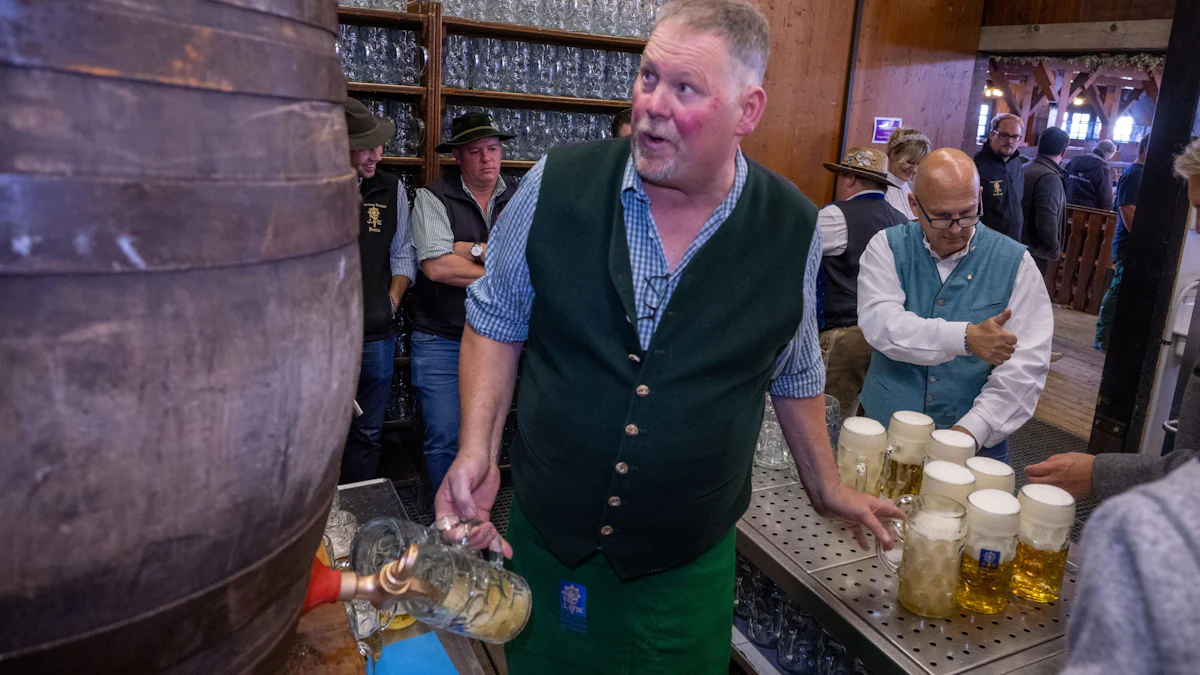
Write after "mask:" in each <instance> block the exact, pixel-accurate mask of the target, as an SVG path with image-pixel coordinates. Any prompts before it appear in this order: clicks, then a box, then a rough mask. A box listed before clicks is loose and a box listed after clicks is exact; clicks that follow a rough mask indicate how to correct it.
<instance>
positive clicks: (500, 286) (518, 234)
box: [467, 158, 546, 343]
mask: <svg viewBox="0 0 1200 675" xmlns="http://www.w3.org/2000/svg"><path fill="white" fill-rule="evenodd" d="M545 163H546V160H545V158H542V160H541V161H539V162H538V163H537V164H535V165H534V166H533V168H532V169H530V170H529V172H528V173H526V174H525V177H524V178H523V179H522V180H521V186H520V187H519V188H518V189H517V193H516V194H515V195H513V197H512V199H511V200H509V202H508V205H507V206H505V207H504V210H503V211H501V212H500V217H499V219H498V220H497V221H496V226H495V227H494V228H492V232H491V234H490V235H489V236H488V249H487V258H486V260H485V262H484V274H483V276H482V277H480V278H479V280H478V281H476V282H474V283H472V284H471V285H470V286H468V287H467V322H468V323H470V324H471V328H473V329H475V332H476V333H479V334H480V335H482V336H483V337H485V338H488V339H490V340H495V341H497V342H508V343H512V342H524V341H525V340H526V339H528V337H529V314H530V312H531V311H532V309H533V298H534V292H533V284H532V282H531V281H530V279H529V264H528V262H527V261H526V259H525V245H526V243H527V242H528V241H529V228H530V227H531V226H532V225H533V214H534V212H535V211H537V204H538V193H539V192H540V191H541V187H542V172H543V170H544V169H545Z"/></svg>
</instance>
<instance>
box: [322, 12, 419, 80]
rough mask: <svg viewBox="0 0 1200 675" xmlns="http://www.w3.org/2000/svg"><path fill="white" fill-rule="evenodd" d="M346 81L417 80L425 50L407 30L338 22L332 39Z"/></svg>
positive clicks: (415, 36)
mask: <svg viewBox="0 0 1200 675" xmlns="http://www.w3.org/2000/svg"><path fill="white" fill-rule="evenodd" d="M335 50H336V51H337V54H338V58H340V59H341V61H342V72H343V73H344V74H345V76H346V81H348V82H370V83H372V84H407V85H417V84H420V83H421V76H422V75H424V74H425V70H426V69H427V68H428V67H429V50H428V49H426V48H425V47H424V46H423V45H421V44H420V39H419V38H418V37H417V34H416V33H415V32H414V31H411V30H398V29H394V28H382V27H379V26H355V25H353V24H346V23H343V24H339V25H338V38H337V42H336V43H335Z"/></svg>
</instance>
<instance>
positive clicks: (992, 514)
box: [954, 489, 1021, 614]
mask: <svg viewBox="0 0 1200 675" xmlns="http://www.w3.org/2000/svg"><path fill="white" fill-rule="evenodd" d="M1020 528H1021V503H1020V502H1019V501H1017V498H1016V497H1014V496H1012V493H1011V492H1005V491H1003V490H993V489H985V490H976V491H975V492H972V493H971V494H970V495H969V496H968V497H967V543H966V547H965V548H964V549H963V555H962V563H961V564H960V565H959V568H958V588H957V589H956V590H955V592H954V599H955V601H957V602H958V604H959V606H961V607H963V608H964V609H968V610H970V611H972V612H978V613H980V614H995V613H996V612H999V611H1001V610H1003V609H1004V608H1005V607H1006V606H1007V605H1008V595H1009V593H1010V592H1011V586H1010V582H1011V581H1012V571H1013V558H1014V556H1016V553H1017V531H1018V530H1020Z"/></svg>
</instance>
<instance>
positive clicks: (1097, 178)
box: [1063, 152, 1113, 211]
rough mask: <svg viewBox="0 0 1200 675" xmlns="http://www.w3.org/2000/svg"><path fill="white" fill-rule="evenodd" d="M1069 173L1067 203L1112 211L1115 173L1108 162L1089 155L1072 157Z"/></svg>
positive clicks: (1067, 167)
mask: <svg viewBox="0 0 1200 675" xmlns="http://www.w3.org/2000/svg"><path fill="white" fill-rule="evenodd" d="M1063 170H1064V171H1066V172H1067V203H1068V204H1074V205H1076V206H1086V207H1089V208H1093V209H1104V210H1105V211H1112V208H1113V172H1112V167H1110V166H1109V165H1108V162H1106V161H1104V160H1103V159H1101V158H1100V157H1099V156H1098V155H1094V154H1092V153H1090V152H1089V153H1088V154H1086V155H1080V156H1078V157H1072V158H1071V160H1070V161H1069V162H1067V164H1066V166H1064V167H1063Z"/></svg>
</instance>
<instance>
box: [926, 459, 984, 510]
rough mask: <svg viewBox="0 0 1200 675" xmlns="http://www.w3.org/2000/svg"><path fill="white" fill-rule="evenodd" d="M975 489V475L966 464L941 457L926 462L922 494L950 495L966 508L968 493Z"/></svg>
mask: <svg viewBox="0 0 1200 675" xmlns="http://www.w3.org/2000/svg"><path fill="white" fill-rule="evenodd" d="M974 491H975V476H974V474H972V473H971V472H970V471H968V470H967V468H966V467H965V466H960V465H958V464H951V463H950V462H944V461H942V460H940V459H935V460H933V461H931V462H926V463H925V475H924V476H922V478H921V492H920V494H923V495H930V494H932V495H942V496H943V497H949V498H950V499H953V500H954V501H956V502H958V503H959V504H961V505H962V506H963V508H966V506H967V495H969V494H971V493H972V492H974Z"/></svg>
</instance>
